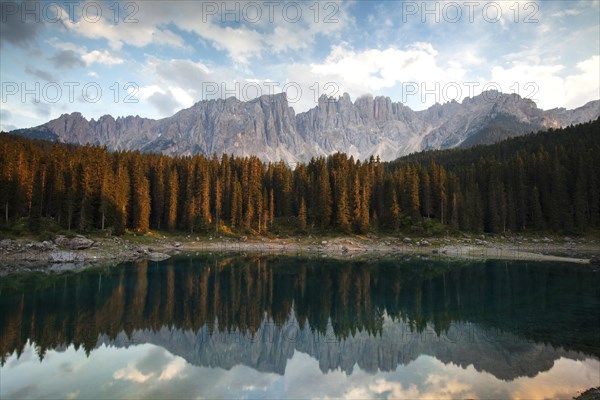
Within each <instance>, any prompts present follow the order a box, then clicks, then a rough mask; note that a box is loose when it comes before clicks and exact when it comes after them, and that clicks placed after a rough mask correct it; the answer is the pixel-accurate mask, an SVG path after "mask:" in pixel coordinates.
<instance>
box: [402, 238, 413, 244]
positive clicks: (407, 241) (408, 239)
mask: <svg viewBox="0 0 600 400" xmlns="http://www.w3.org/2000/svg"><path fill="white" fill-rule="evenodd" d="M402 241H403V242H404V243H411V242H412V239H411V238H409V237H405V238H404V239H402Z"/></svg>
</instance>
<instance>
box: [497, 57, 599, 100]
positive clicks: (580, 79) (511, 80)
mask: <svg viewBox="0 0 600 400" xmlns="http://www.w3.org/2000/svg"><path fill="white" fill-rule="evenodd" d="M564 70H565V67H564V66H563V65H560V64H555V65H530V64H529V63H519V62H513V63H512V65H511V66H510V67H508V68H504V67H500V66H497V67H494V68H492V74H491V81H492V82H496V83H498V84H499V85H500V86H501V87H502V88H503V90H504V91H509V90H510V88H514V89H513V90H511V91H517V89H518V91H519V94H520V95H521V96H522V97H528V98H531V99H532V100H535V101H537V103H538V106H539V107H541V108H543V109H549V108H554V107H567V108H575V107H579V106H582V105H583V104H585V103H586V102H588V101H591V100H597V99H598V96H599V94H600V77H599V75H598V73H599V71H600V56H593V57H590V58H588V59H586V60H584V61H581V62H579V63H578V64H577V66H576V70H577V71H576V72H575V73H572V74H569V75H566V74H564ZM526 85H528V86H527V87H526Z"/></svg>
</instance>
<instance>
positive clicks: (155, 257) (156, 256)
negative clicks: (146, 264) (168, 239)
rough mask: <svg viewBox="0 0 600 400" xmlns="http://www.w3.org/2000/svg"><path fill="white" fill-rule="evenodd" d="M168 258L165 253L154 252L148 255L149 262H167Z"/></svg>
mask: <svg viewBox="0 0 600 400" xmlns="http://www.w3.org/2000/svg"><path fill="white" fill-rule="evenodd" d="M169 258H171V256H170V255H168V254H165V253H155V252H151V253H148V259H149V260H151V261H163V260H167V259H169Z"/></svg>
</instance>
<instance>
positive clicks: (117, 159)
mask: <svg viewBox="0 0 600 400" xmlns="http://www.w3.org/2000/svg"><path fill="white" fill-rule="evenodd" d="M599 155H600V119H599V120H596V121H594V122H590V123H587V124H582V125H578V126H571V127H567V128H564V129H556V130H549V131H547V132H540V133H536V134H530V135H526V136H522V137H517V138H513V139H509V140H506V141H504V142H501V143H497V144H495V145H490V146H476V147H472V148H469V149H454V150H442V151H439V150H438V151H427V152H422V153H416V154H413V155H410V156H407V157H403V158H400V159H398V160H396V161H393V162H380V161H379V160H378V159H375V158H373V157H372V158H371V159H369V160H366V161H358V160H354V159H353V158H352V157H348V156H346V155H345V154H340V153H338V154H334V155H331V156H329V157H327V158H318V159H312V160H311V161H310V162H308V163H306V164H298V165H297V166H296V167H295V168H291V167H290V166H288V165H286V164H285V163H283V162H279V163H265V162H262V161H261V160H259V159H258V158H257V157H233V156H229V155H223V156H222V157H220V158H219V157H217V156H216V155H214V156H213V157H209V158H207V157H205V156H202V155H195V156H193V157H170V156H164V155H158V154H143V153H140V152H109V151H108V150H107V149H106V148H102V147H97V146H74V145H67V144H61V143H52V142H46V141H37V140H31V139H25V138H22V137H17V136H12V135H8V134H4V133H3V134H0V204H1V206H2V214H3V215H2V224H3V225H4V226H5V227H8V226H11V224H15V223H17V222H18V221H23V220H26V221H27V225H28V228H29V229H30V231H32V232H36V231H39V230H40V227H41V225H42V223H43V221H44V223H46V222H47V221H49V220H51V221H53V223H55V224H56V226H59V227H61V228H63V229H65V230H71V231H79V232H86V231H95V230H98V229H110V230H111V231H112V232H113V233H114V234H122V233H124V232H125V231H126V230H130V231H134V232H145V231H148V230H150V229H152V230H164V231H183V232H188V233H202V232H206V233H208V232H215V231H221V232H250V233H256V234H264V233H268V232H273V231H277V229H279V227H282V226H285V227H288V228H289V227H291V228H293V229H294V230H295V231H296V232H300V233H302V232H324V231H336V232H344V233H351V232H355V233H365V232H368V231H386V232H397V231H402V230H405V229H426V230H430V229H432V227H433V229H434V230H435V229H437V230H441V231H444V230H449V231H459V230H460V231H469V232H492V233H500V232H507V231H510V232H519V231H525V230H527V231H544V230H547V231H554V232H573V233H583V232H585V231H587V230H589V229H597V228H599V227H600V156H599Z"/></svg>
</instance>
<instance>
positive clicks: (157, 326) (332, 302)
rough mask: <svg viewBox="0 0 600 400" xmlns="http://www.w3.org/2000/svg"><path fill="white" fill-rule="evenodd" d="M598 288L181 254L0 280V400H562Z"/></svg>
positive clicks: (508, 266) (580, 372) (593, 344)
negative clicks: (325, 399) (321, 399)
mask: <svg viewBox="0 0 600 400" xmlns="http://www.w3.org/2000/svg"><path fill="white" fill-rule="evenodd" d="M599 275H600V272H594V270H593V269H591V268H590V266H579V265H564V264H556V263H537V262H535V263H533V262H505V261H488V262H485V263H481V262H449V261H447V260H446V261H440V260H437V261H434V260H422V259H419V258H412V259H411V258H405V259H398V260H374V261H356V262H353V261H335V260H323V259H315V258H300V257H283V256H194V257H187V256H180V257H177V258H172V259H169V260H167V261H164V262H140V263H127V264H121V265H118V266H115V267H110V268H97V269H91V270H86V271H81V272H78V273H63V274H42V273H28V274H19V275H11V276H7V277H4V278H1V279H0V346H1V348H0V350H1V353H2V367H1V369H0V397H1V398H3V399H9V398H198V397H208V398H223V397H224V398H240V397H250V398H256V397H261V398H286V397H287V398H307V397H308V398H314V397H336V398H339V397H345V398H373V397H380V398H418V397H426V398H439V397H459V398H466V397H470V398H511V397H514V398H543V397H552V398H572V396H574V395H576V394H577V393H578V392H580V391H583V390H585V389H587V388H589V387H592V386H599V385H600V361H599V360H600V323H599V320H598V317H599V315H600V284H599V283H600V276H599Z"/></svg>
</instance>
